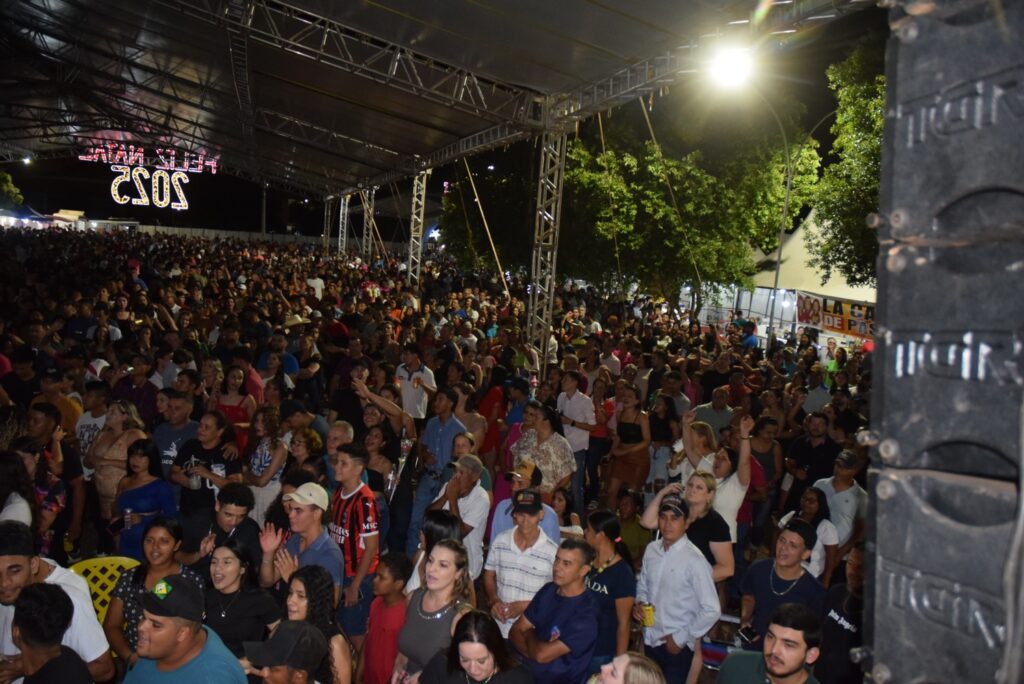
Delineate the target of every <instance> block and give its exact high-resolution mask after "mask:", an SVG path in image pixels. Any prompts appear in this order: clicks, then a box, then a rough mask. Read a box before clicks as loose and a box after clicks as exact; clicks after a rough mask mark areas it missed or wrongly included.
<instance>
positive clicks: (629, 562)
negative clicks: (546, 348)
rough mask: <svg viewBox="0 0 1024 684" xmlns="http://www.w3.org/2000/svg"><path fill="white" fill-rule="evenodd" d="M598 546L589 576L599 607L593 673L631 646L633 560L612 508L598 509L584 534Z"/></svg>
mask: <svg viewBox="0 0 1024 684" xmlns="http://www.w3.org/2000/svg"><path fill="white" fill-rule="evenodd" d="M583 536H584V539H586V541H587V543H588V544H590V545H591V546H593V547H594V551H596V556H595V559H594V567H593V569H592V570H591V571H590V574H589V575H587V580H586V581H587V588H588V589H589V590H590V591H591V592H593V595H594V598H596V599H597V604H598V608H599V616H600V617H599V621H598V628H597V643H595V644H594V657H593V660H592V661H591V663H590V673H591V674H593V673H596V672H598V671H599V670H600V669H601V666H602V665H604V664H606V663H610V662H611V661H612V659H613V658H615V656H617V655H622V654H623V653H625V652H626V651H627V650H628V648H629V626H630V621H631V619H632V618H631V616H632V613H633V603H634V601H635V599H636V576H635V575H634V574H633V559H632V558H631V557H630V554H629V549H628V548H626V545H625V544H624V543H623V541H622V530H621V529H620V528H619V518H618V516H616V515H615V514H614V513H612V512H610V511H594V512H593V513H591V514H590V516H589V517H588V518H587V529H586V530H585V531H584V533H583Z"/></svg>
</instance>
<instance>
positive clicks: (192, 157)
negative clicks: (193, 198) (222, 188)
mask: <svg viewBox="0 0 1024 684" xmlns="http://www.w3.org/2000/svg"><path fill="white" fill-rule="evenodd" d="M155 151H156V157H155V158H147V157H146V150H145V148H144V147H141V146H135V145H127V146H126V145H124V144H123V143H107V144H106V145H104V146H97V147H92V148H90V149H89V150H88V151H87V152H85V153H83V154H80V155H79V156H78V158H79V159H80V160H82V161H88V162H99V163H102V164H110V170H111V171H113V172H114V173H116V174H117V175H116V176H115V177H114V180H113V181H111V183H110V196H111V198H113V200H114V201H115V202H117V203H118V204H128V203H129V202H130V203H131V204H132V205H135V206H143V207H148V206H150V205H152V206H155V207H157V208H159V209H166V208H167V207H170V208H171V209H174V210H176V211H184V210H186V209H188V199H187V198H186V197H185V185H186V184H188V182H189V174H190V173H211V174H216V173H217V164H218V159H217V158H216V157H207V156H206V155H205V154H202V153H192V152H182V153H181V156H180V157H179V152H178V151H177V150H174V149H165V148H162V147H158V148H156V150H155ZM151 166H152V167H156V168H155V170H153V171H150V169H149V168H148V167H151ZM131 184H134V189H135V192H134V195H133V194H132V185H131ZM125 185H128V187H127V188H124V187H123V186H125Z"/></svg>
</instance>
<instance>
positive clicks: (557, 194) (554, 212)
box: [527, 132, 566, 375]
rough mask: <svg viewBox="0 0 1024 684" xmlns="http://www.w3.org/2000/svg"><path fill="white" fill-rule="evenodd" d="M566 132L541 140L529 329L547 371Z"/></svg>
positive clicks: (542, 369)
mask: <svg viewBox="0 0 1024 684" xmlns="http://www.w3.org/2000/svg"><path fill="white" fill-rule="evenodd" d="M565 137H566V136H565V133H564V132H550V133H545V134H544V137H543V138H542V139H541V152H540V173H539V174H538V178H537V214H536V217H535V221H534V228H533V263H532V267H531V269H530V283H531V285H532V287H531V288H530V302H529V309H528V314H529V315H528V328H527V333H528V334H529V336H530V337H529V339H530V344H532V345H533V346H534V347H536V349H537V352H538V353H539V354H540V359H539V362H540V371H541V375H543V374H544V372H545V370H546V368H545V366H546V364H545V359H546V358H547V354H548V342H549V340H550V339H551V332H550V330H551V309H552V306H553V304H554V297H555V285H556V282H557V281H556V279H555V262H556V258H557V256H558V224H559V220H560V219H561V215H562V180H563V178H564V171H565Z"/></svg>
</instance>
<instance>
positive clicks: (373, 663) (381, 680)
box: [363, 596, 405, 684]
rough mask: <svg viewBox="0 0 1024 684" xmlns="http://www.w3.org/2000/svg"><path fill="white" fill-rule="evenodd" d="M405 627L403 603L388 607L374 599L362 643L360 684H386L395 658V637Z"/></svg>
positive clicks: (396, 645) (379, 600)
mask: <svg viewBox="0 0 1024 684" xmlns="http://www.w3.org/2000/svg"><path fill="white" fill-rule="evenodd" d="M404 626H405V601H399V602H398V603H397V604H395V605H393V606H388V605H385V604H384V598H383V597H382V596H377V597H374V599H373V603H371V604H370V627H369V629H368V630H367V633H366V641H364V642H363V649H364V651H365V656H364V660H363V684H389V682H390V681H391V672H392V670H393V669H394V666H395V658H396V657H397V656H398V634H399V632H401V631H402V627H404Z"/></svg>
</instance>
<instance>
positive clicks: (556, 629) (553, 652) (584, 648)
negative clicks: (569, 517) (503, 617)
mask: <svg viewBox="0 0 1024 684" xmlns="http://www.w3.org/2000/svg"><path fill="white" fill-rule="evenodd" d="M593 563H594V549H593V548H592V547H591V546H590V545H589V544H587V543H586V542H584V541H582V540H579V539H566V540H565V541H563V542H562V546H561V547H560V548H559V549H558V555H557V556H556V557H555V567H554V568H553V570H552V576H553V577H554V582H550V583H548V584H545V585H544V587H543V588H542V589H541V590H540V591H539V592H537V595H536V596H534V597H533V600H532V601H530V605H529V606H527V608H526V611H525V612H524V613H523V614H522V615H520V616H519V619H518V620H516V623H515V624H514V625H513V626H512V631H511V632H510V633H509V639H510V640H511V641H512V645H513V646H515V647H516V649H517V650H518V651H519V652H520V653H521V654H522V655H523V664H524V665H525V666H526V667H528V668H529V669H530V671H531V672H533V676H534V678H535V679H536V681H537V684H549V683H550V684H563V683H565V684H578V683H579V682H582V681H583V679H584V677H586V676H587V674H589V668H590V660H591V657H592V656H593V654H594V644H595V643H596V642H597V623H598V607H597V601H596V600H595V599H594V596H593V594H591V593H590V591H589V590H588V589H587V585H586V583H585V581H586V577H587V574H588V573H589V572H590V569H591V567H592V565H593Z"/></svg>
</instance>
